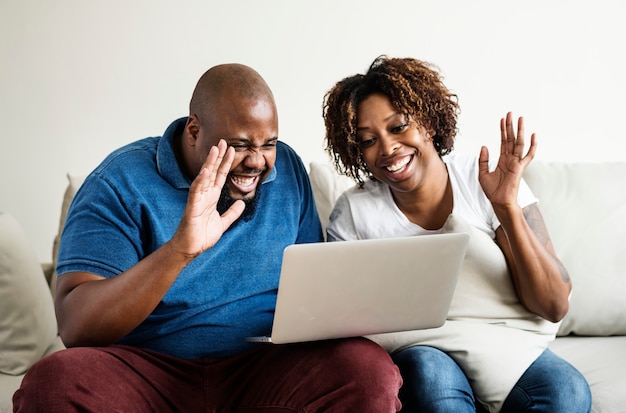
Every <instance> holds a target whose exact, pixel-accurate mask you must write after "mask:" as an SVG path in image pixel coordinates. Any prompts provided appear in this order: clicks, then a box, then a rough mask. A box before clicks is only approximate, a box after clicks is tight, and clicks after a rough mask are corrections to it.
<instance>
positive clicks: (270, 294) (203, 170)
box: [13, 64, 401, 413]
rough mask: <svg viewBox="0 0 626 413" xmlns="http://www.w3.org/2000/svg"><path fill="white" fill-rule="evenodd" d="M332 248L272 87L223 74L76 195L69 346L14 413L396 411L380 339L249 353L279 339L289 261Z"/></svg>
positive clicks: (246, 75) (39, 368)
mask: <svg viewBox="0 0 626 413" xmlns="http://www.w3.org/2000/svg"><path fill="white" fill-rule="evenodd" d="M321 240H322V232H321V227H320V223H319V218H318V216H317V211H316V209H315V204H314V200H313V195H312V191H311V188H310V184H309V181H308V176H307V174H306V170H305V169H304V167H303V165H302V162H301V160H300V158H299V157H298V156H297V155H296V154H295V152H294V151H293V150H292V149H291V148H289V147H288V146H287V145H286V144H284V143H282V142H280V141H279V140H278V117H277V111H276V106H275V102H274V98H273V95H272V93H271V91H270V89H269V87H268V86H267V84H266V83H265V81H264V80H263V79H262V78H261V76H260V75H259V74H258V73H257V72H255V71H254V70H252V69H251V68H249V67H247V66H243V65H239V64H227V65H219V66H216V67H213V68H211V69H209V70H208V71H207V72H206V73H205V74H204V75H203V76H202V77H201V78H200V80H199V82H198V84H197V86H196V88H195V90H194V93H193V96H192V99H191V103H190V113H189V117H187V118H183V119H179V120H177V121H175V122H173V123H172V124H171V125H170V126H169V127H168V128H167V130H166V131H165V133H164V135H163V137H160V138H146V139H143V140H140V141H137V142H135V143H132V144H130V145H127V146H125V147H123V148H121V149H118V150H117V151H115V152H113V153H112V154H111V155H109V156H108V157H107V158H106V159H105V160H104V161H103V163H102V164H100V166H98V167H97V168H96V169H95V170H94V171H93V172H92V174H90V176H89V177H88V178H87V179H86V180H85V182H84V184H83V186H82V188H81V189H80V190H79V192H78V193H77V194H76V197H75V199H74V202H73V205H72V207H71V209H70V212H69V215H68V219H67V222H66V226H65V229H64V232H63V235H62V239H61V247H60V252H59V260H58V267H57V270H58V273H59V278H58V284H57V296H56V299H55V306H56V312H57V318H58V322H59V332H60V335H61V337H62V339H63V341H64V342H65V344H66V345H67V346H68V347H69V348H68V349H67V350H63V351H61V352H57V353H54V354H53V355H51V356H50V357H47V358H44V359H43V360H41V361H40V362H39V363H37V364H35V366H33V367H32V368H31V369H30V370H29V372H28V373H27V375H26V376H25V378H24V380H23V383H22V387H21V388H20V389H19V390H18V391H17V392H16V393H15V395H14V399H13V400H14V411H15V412H35V411H37V412H41V411H47V412H51V411H58V412H64V413H66V412H73V411H76V412H78V411H81V412H84V411H90V412H91V411H93V412H103V411H123V412H135V411H136V412H147V411H155V412H204V411H241V412H243V411H246V412H250V411H267V412H285V411H300V412H304V411H306V412H348V411H359V412H393V411H397V410H398V409H399V407H400V405H399V401H398V399H397V392H398V388H399V387H400V384H401V378H400V376H399V374H398V371H397V368H396V367H395V366H394V365H393V363H392V362H391V360H390V358H389V356H388V355H387V354H386V353H385V351H384V350H382V349H381V348H379V347H378V346H376V345H374V344H373V343H372V342H370V341H368V340H365V339H346V340H331V341H324V342H315V343H301V344H291V345H258V344H257V345H252V344H249V343H246V342H245V337H248V336H256V335H262V334H267V333H269V331H270V329H271V324H272V318H273V311H274V305H275V300H276V289H277V286H278V277H279V271H280V264H281V258H282V251H283V249H284V248H285V247H286V246H287V245H289V244H292V243H304V242H318V241H321Z"/></svg>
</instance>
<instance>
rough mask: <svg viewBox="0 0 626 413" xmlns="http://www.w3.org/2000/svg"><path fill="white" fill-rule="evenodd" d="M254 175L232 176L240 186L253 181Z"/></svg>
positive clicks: (247, 184)
mask: <svg viewBox="0 0 626 413" xmlns="http://www.w3.org/2000/svg"><path fill="white" fill-rule="evenodd" d="M255 178H256V177H254V176H233V177H232V179H233V182H235V183H236V184H237V185H241V186H250V185H252V184H253V183H254V179H255Z"/></svg>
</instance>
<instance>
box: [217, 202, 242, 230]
mask: <svg viewBox="0 0 626 413" xmlns="http://www.w3.org/2000/svg"><path fill="white" fill-rule="evenodd" d="M245 207H246V204H245V203H244V202H243V201H242V200H241V199H238V200H236V201H235V202H233V204H232V205H231V206H230V208H228V209H227V210H226V212H224V213H223V214H222V223H223V225H224V231H226V230H227V229H228V228H229V227H230V226H231V225H232V224H233V222H235V221H236V220H237V218H239V217H240V216H241V214H242V213H243V210H244V208H245Z"/></svg>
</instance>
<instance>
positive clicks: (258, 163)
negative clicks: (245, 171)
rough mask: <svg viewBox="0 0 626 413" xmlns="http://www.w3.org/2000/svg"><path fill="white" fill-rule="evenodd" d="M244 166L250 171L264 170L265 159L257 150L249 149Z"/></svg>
mask: <svg viewBox="0 0 626 413" xmlns="http://www.w3.org/2000/svg"><path fill="white" fill-rule="evenodd" d="M244 165H245V166H246V167H247V168H250V169H263V168H265V157H264V156H263V153H262V151H261V150H259V149H250V150H249V151H248V153H247V154H246V159H245V160H244Z"/></svg>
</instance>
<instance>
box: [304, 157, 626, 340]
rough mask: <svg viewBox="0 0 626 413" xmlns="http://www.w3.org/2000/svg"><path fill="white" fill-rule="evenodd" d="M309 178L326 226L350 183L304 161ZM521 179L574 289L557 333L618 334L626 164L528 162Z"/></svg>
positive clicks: (625, 306) (623, 295)
mask: <svg viewBox="0 0 626 413" xmlns="http://www.w3.org/2000/svg"><path fill="white" fill-rule="evenodd" d="M310 176H311V184H312V186H313V191H314V194H315V200H316V203H317V208H318V211H319V213H320V218H321V220H322V223H323V224H324V225H326V224H327V223H328V217H329V214H330V211H331V209H332V205H333V204H334V201H335V200H336V198H337V197H338V196H339V194H341V192H343V191H344V190H345V189H347V188H349V187H351V186H352V185H354V183H353V182H352V181H351V180H349V179H348V178H346V177H341V176H338V175H337V173H336V172H335V171H334V169H333V168H332V167H331V166H330V165H329V164H326V163H322V162H313V163H311V165H310ZM524 178H525V180H526V182H527V183H528V184H529V186H530V187H531V189H532V190H533V192H534V193H535V195H536V196H537V197H538V199H539V207H540V210H541V212H542V214H543V216H544V219H545V222H546V225H547V227H548V230H549V232H550V236H551V239H552V242H553V244H554V246H555V249H556V251H557V254H558V255H559V257H560V258H561V260H562V261H563V263H564V264H565V266H566V268H567V269H568V270H569V273H570V276H571V278H572V281H573V285H574V288H573V291H572V296H571V300H570V311H569V313H568V315H567V316H566V317H565V319H564V320H563V322H562V323H561V326H560V329H559V335H567V334H571V333H574V334H580V335H600V336H602V335H613V334H626V276H625V275H624V268H626V248H625V247H624V246H626V191H625V190H623V189H622V182H624V181H626V162H614V163H567V162H542V161H538V160H535V161H533V162H532V163H531V165H530V166H529V167H528V168H527V170H526V172H525V175H524Z"/></svg>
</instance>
